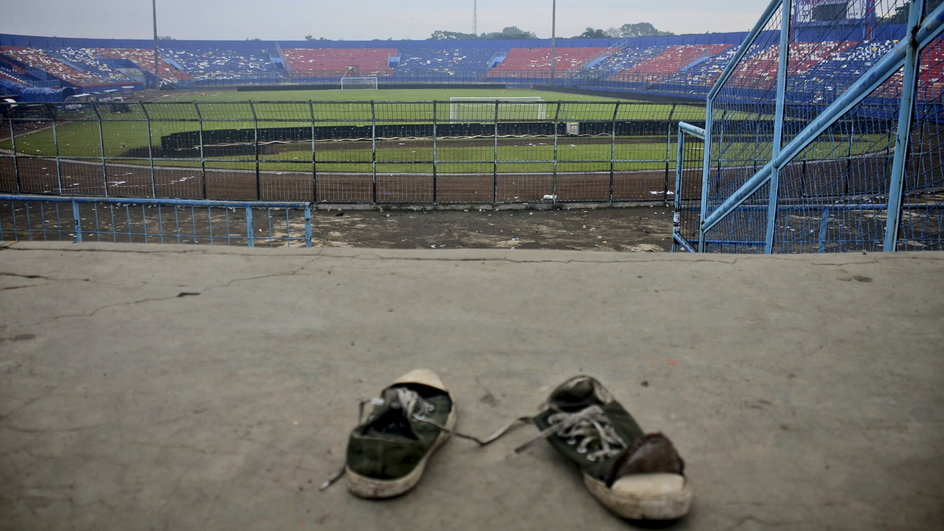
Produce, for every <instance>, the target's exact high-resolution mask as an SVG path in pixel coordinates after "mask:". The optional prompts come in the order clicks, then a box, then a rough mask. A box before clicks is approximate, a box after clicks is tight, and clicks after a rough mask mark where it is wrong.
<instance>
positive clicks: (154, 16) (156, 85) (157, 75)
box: [151, 0, 161, 90]
mask: <svg viewBox="0 0 944 531" xmlns="http://www.w3.org/2000/svg"><path fill="white" fill-rule="evenodd" d="M151 19H152V20H153V21H154V88H155V89H157V90H160V89H161V71H160V69H159V68H158V59H157V54H158V48H157V47H158V44H157V0H151Z"/></svg>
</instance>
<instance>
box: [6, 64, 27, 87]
mask: <svg viewBox="0 0 944 531" xmlns="http://www.w3.org/2000/svg"><path fill="white" fill-rule="evenodd" d="M0 86H3V87H7V88H11V89H19V88H26V87H29V86H31V85H30V83H29V82H28V81H25V80H23V79H21V78H19V77H17V76H16V75H15V74H13V73H12V72H10V71H8V70H6V69H5V68H2V67H0Z"/></svg>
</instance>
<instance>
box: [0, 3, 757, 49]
mask: <svg viewBox="0 0 944 531" xmlns="http://www.w3.org/2000/svg"><path fill="white" fill-rule="evenodd" d="M474 4H475V0H407V1H400V2H394V1H390V0H347V1H345V0H157V32H158V34H159V35H161V36H169V37H173V38H175V39H196V40H245V39H249V38H260V39H264V40H302V39H304V38H305V36H306V35H313V36H314V37H316V38H318V37H324V38H327V39H330V40H373V39H388V38H393V39H426V38H428V37H429V36H430V34H432V33H433V32H434V31H436V30H446V31H458V32H462V33H472V31H473V11H474V10H473V5H474ZM477 4H478V10H477V12H478V25H477V29H478V33H488V32H497V31H501V30H502V29H503V28H504V27H506V26H518V27H519V28H521V29H523V30H525V31H530V32H533V33H535V34H536V35H537V36H538V37H540V38H549V37H550V36H551V11H552V9H551V6H552V0H477ZM766 5H767V1H766V0H557V36H558V37H572V36H575V35H579V34H580V33H582V32H583V31H584V30H585V29H586V28H587V27H593V28H601V29H604V30H605V29H607V28H611V27H619V26H621V25H623V24H626V23H636V22H649V23H651V24H653V25H654V26H655V27H656V28H658V29H660V30H664V31H671V32H673V33H679V34H682V33H706V32H712V33H716V32H726V31H748V30H750V29H751V27H752V26H753V25H754V23H755V22H756V21H757V19H758V18H760V15H761V12H762V11H763V10H764V8H765V7H766ZM397 6H400V7H397ZM0 13H2V16H0V33H12V34H19V35H40V36H55V37H89V38H129V39H148V38H152V37H153V27H152V16H151V0H0Z"/></svg>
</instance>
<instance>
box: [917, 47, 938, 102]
mask: <svg viewBox="0 0 944 531" xmlns="http://www.w3.org/2000/svg"><path fill="white" fill-rule="evenodd" d="M920 64H921V73H920V74H919V76H918V97H919V98H921V99H924V100H938V103H940V100H941V96H942V95H944V41H942V40H941V39H937V40H935V41H934V42H933V43H931V44H929V45H928V47H927V48H925V49H924V51H923V52H921V63H920Z"/></svg>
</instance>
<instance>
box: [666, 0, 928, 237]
mask: <svg viewBox="0 0 944 531" xmlns="http://www.w3.org/2000/svg"><path fill="white" fill-rule="evenodd" d="M811 5H812V4H811V3H810V2H805V1H804V0H773V1H771V2H770V4H769V5H768V6H767V9H766V10H765V11H764V13H763V15H762V17H761V19H760V20H759V21H758V23H757V24H756V25H755V26H754V28H753V30H752V31H751V32H750V34H749V35H748V37H747V39H746V40H745V42H744V43H743V44H742V45H741V47H740V48H739V50H738V52H737V54H736V55H735V57H734V59H733V60H732V61H731V63H729V64H728V65H727V67H726V69H725V70H724V72H723V73H722V74H721V77H720V78H719V79H718V81H717V82H716V84H715V85H714V87H713V89H712V90H711V91H710V93H709V95H708V99H707V110H706V124H705V129H704V157H703V159H702V164H701V170H702V175H701V190H700V191H698V192H695V191H692V190H691V189H690V188H687V187H685V186H684V185H682V186H679V184H678V183H677V186H679V187H678V188H677V191H678V192H679V193H678V194H677V195H676V198H675V204H676V215H677V216H678V217H679V218H680V222H681V226H680V229H679V230H677V231H675V235H674V236H675V237H674V240H675V242H676V246H677V247H680V248H684V249H687V250H692V251H698V252H738V253H761V252H763V253H774V252H777V253H783V252H837V251H854V250H864V251H895V250H924V249H930V250H942V249H944V162H942V152H944V141H942V136H944V100H942V94H944V81H942V79H944V42H942V38H941V32H942V31H944V24H942V22H944V5H942V3H941V1H940V0H914V1H908V0H897V1H886V2H876V0H853V1H850V2H848V13H850V14H855V13H858V14H859V15H861V16H860V18H856V19H845V20H842V21H834V22H832V23H823V22H817V21H814V20H811V19H810V16H811V15H810V13H811V12H810V11H809V9H810V6H811ZM905 14H907V23H906V24H900V23H895V22H896V21H897V20H899V19H903V18H904V15H905ZM683 132H684V134H686V135H688V136H689V137H691V138H697V137H698V134H697V133H698V131H697V128H691V127H689V126H687V124H686V125H685V127H684V129H683V130H680V141H679V147H678V150H679V151H678V160H679V166H682V161H683V160H686V159H687V157H690V155H686V154H685V153H684V152H683V149H685V143H684V142H682V134H683ZM757 160H760V161H761V163H760V164H758V163H757V162H756V161H757ZM679 171H680V173H679V175H678V180H679V181H682V180H683V176H682V175H681V169H680V170H679ZM694 200H697V201H698V203H699V207H698V212H699V215H698V220H697V222H696V221H694V220H693V219H692V217H691V211H692V209H693V208H692V203H693V201H694ZM686 215H688V216H689V218H688V221H687V222H686ZM696 225H697V226H696Z"/></svg>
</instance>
